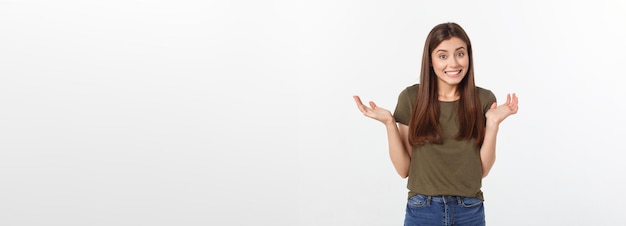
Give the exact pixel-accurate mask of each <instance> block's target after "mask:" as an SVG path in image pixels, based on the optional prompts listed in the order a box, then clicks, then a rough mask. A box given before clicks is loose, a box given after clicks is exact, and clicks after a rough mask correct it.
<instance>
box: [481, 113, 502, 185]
mask: <svg viewBox="0 0 626 226" xmlns="http://www.w3.org/2000/svg"><path fill="white" fill-rule="evenodd" d="M498 127H499V125H497V124H495V125H489V123H488V125H487V127H486V128H485V129H486V131H485V138H484V140H483V145H482V147H481V148H480V161H481V163H482V172H483V174H482V176H483V177H486V176H487V174H489V171H490V170H491V167H493V164H494V163H495V162H496V137H497V135H498Z"/></svg>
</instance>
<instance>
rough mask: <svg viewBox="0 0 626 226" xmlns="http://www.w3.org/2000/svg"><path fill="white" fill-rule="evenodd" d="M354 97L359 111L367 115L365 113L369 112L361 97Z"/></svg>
mask: <svg viewBox="0 0 626 226" xmlns="http://www.w3.org/2000/svg"><path fill="white" fill-rule="evenodd" d="M353 97H354V101H355V102H356V106H357V107H358V108H359V111H361V112H362V113H363V114H365V112H367V107H366V106H365V105H363V102H361V98H359V96H353Z"/></svg>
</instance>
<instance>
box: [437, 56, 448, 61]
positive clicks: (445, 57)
mask: <svg viewBox="0 0 626 226" xmlns="http://www.w3.org/2000/svg"><path fill="white" fill-rule="evenodd" d="M447 58H448V56H447V55H439V59H442V60H445V59H447Z"/></svg>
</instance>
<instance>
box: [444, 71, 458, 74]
mask: <svg viewBox="0 0 626 226" xmlns="http://www.w3.org/2000/svg"><path fill="white" fill-rule="evenodd" d="M460 72H461V71H446V74H449V75H456V74H458V73H460Z"/></svg>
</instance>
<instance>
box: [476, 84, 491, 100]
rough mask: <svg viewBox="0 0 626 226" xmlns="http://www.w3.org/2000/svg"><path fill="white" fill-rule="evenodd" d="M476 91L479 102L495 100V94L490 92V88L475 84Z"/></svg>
mask: <svg viewBox="0 0 626 226" xmlns="http://www.w3.org/2000/svg"><path fill="white" fill-rule="evenodd" d="M476 91H477V93H478V99H480V101H481V102H495V101H496V95H494V94H493V92H491V90H488V89H485V88H482V87H478V86H477V87H476ZM490 104H491V103H490Z"/></svg>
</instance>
